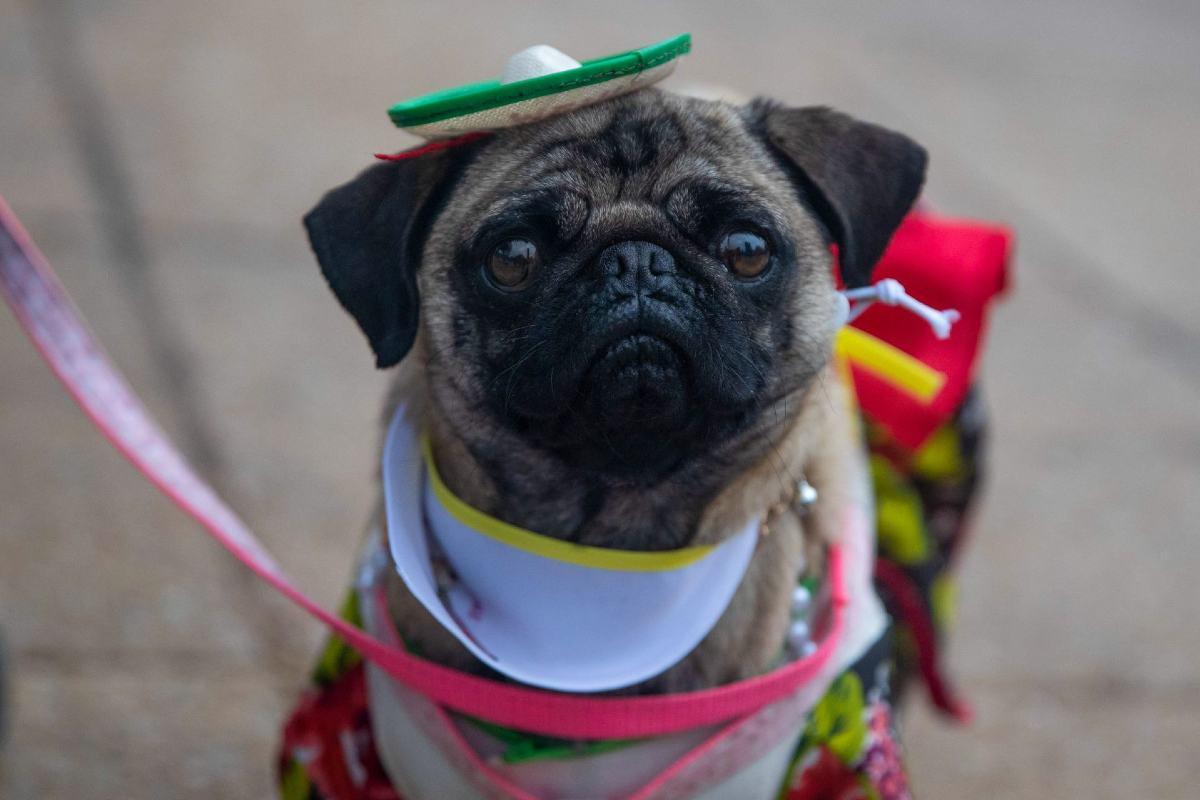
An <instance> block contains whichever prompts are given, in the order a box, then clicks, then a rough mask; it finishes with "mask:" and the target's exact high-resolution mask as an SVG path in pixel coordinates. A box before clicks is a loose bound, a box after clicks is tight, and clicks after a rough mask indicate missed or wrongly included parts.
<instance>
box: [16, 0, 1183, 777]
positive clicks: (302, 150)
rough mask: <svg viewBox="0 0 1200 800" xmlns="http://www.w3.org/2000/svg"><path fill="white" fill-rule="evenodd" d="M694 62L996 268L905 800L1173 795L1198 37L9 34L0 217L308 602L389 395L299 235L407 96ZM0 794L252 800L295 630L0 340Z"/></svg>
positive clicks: (592, 30)
mask: <svg viewBox="0 0 1200 800" xmlns="http://www.w3.org/2000/svg"><path fill="white" fill-rule="evenodd" d="M683 30H690V31H691V32H692V33H693V34H694V36H695V44H696V48H695V52H694V54H693V55H692V56H691V57H689V58H688V59H687V60H686V61H685V62H684V64H683V66H682V68H681V75H680V77H678V78H676V79H675V80H676V81H677V82H680V83H682V82H686V83H689V84H710V85H721V86H727V87H730V88H732V89H735V90H737V91H738V92H740V93H744V94H755V93H764V94H770V95H774V96H777V97H779V98H781V99H785V100H790V101H795V102H801V103H810V102H824V103H829V104H832V105H835V106H838V107H841V108H843V109H845V110H847V111H850V112H852V113H856V114H859V115H861V116H864V117H867V118H870V119H873V120H876V121H880V122H883V123H886V124H890V125H892V126H895V127H897V128H900V129H902V130H905V131H907V132H909V133H911V134H913V135H914V136H915V137H916V138H918V139H919V140H921V141H922V142H924V143H925V144H926V145H928V147H929V149H930V151H931V153H932V158H933V161H932V171H931V177H930V185H929V192H928V196H929V199H930V200H931V201H932V202H933V203H935V204H936V205H938V206H940V207H942V208H944V209H946V210H948V211H952V212H954V213H959V214H963V215H975V216H980V217H984V218H988V219H998V220H1004V221H1007V222H1009V223H1011V224H1013V225H1014V226H1015V227H1016V229H1017V231H1018V234H1019V236H1020V240H1021V241H1020V249H1019V260H1018V264H1017V274H1016V293H1015V294H1014V295H1013V296H1012V297H1011V298H1010V300H1009V301H1008V302H1007V303H1006V304H1005V305H1004V306H1003V307H1002V308H1001V310H1000V311H999V313H998V314H997V316H996V322H995V326H994V328H993V332H992V336H991V341H990V353H989V356H988V359H987V366H986V370H987V387H988V394H989V398H990V403H991V405H992V407H993V411H994V415H995V417H996V435H995V437H994V440H995V459H994V464H993V469H992V479H991V482H990V488H989V492H988V497H987V499H986V502H985V505H984V508H983V509H982V513H981V515H980V518H979V522H978V525H977V530H976V532H975V534H976V535H975V540H974V542H973V543H972V548H971V549H970V550H969V552H968V556H967V560H966V564H965V565H964V566H965V569H964V572H963V576H962V587H961V594H962V608H961V614H960V620H959V633H958V635H957V637H956V638H955V639H954V642H953V651H952V656H953V661H954V663H955V665H956V667H957V671H958V674H959V677H960V681H961V683H962V685H963V688H964V689H965V690H966V692H967V693H968V695H969V696H970V697H972V699H974V701H975V703H976V706H977V711H978V720H977V722H976V723H975V725H974V726H972V727H970V728H967V729H962V728H956V727H952V726H948V725H946V724H944V723H942V722H940V721H938V720H935V719H933V718H932V717H931V716H930V715H929V713H928V712H926V711H925V710H923V708H921V707H920V705H919V704H917V705H914V707H913V709H912V712H913V713H912V714H911V715H910V717H909V718H908V731H907V736H906V742H907V746H908V749H909V760H910V765H911V768H912V772H913V779H914V782H915V784H916V788H917V790H918V792H919V795H920V796H922V797H925V798H934V799H936V798H962V797H988V798H992V797H995V798H1024V797H1029V798H1035V797H1036V798H1043V797H1091V798H1131V797H1137V798H1184V797H1191V796H1193V795H1194V794H1195V792H1194V790H1193V789H1191V786H1192V784H1193V782H1194V781H1193V772H1194V769H1195V766H1194V765H1195V759H1196V755H1197V753H1200V691H1198V690H1200V676H1198V674H1197V667H1196V665H1197V662H1198V659H1200V626H1197V625H1196V624H1195V622H1194V620H1192V619H1191V617H1192V616H1193V614H1194V611H1195V609H1197V608H1200V582H1198V581H1197V580H1196V579H1195V578H1194V575H1195V572H1196V567H1197V565H1198V564H1200V536H1198V535H1197V534H1198V533H1200V531H1198V530H1197V528H1198V527H1200V526H1198V523H1197V522H1196V520H1197V519H1200V492H1198V491H1197V490H1198V489H1200V316H1198V315H1197V313H1196V312H1197V310H1200V281H1197V280H1195V277H1194V276H1195V269H1196V267H1195V261H1194V256H1193V253H1195V252H1196V251H1197V249H1198V248H1200V226H1197V225H1196V224H1195V223H1194V219H1195V217H1196V214H1197V212H1200V190H1198V189H1197V186H1200V148H1197V146H1196V143H1197V142H1198V141H1200V6H1197V4H1196V3H1194V2H1189V0H1181V1H1180V2H1174V3H1170V2H1157V3H1139V2H1134V1H1133V0H1094V1H1093V2H1083V0H1067V1H1066V2H1059V3H1053V4H1048V3H1044V2H1041V3H1035V2H1029V1H1028V0H1021V1H1020V2H1013V3H1005V4H993V3H987V2H983V0H962V1H961V2H957V3H953V4H949V3H947V4H944V5H943V4H933V3H929V2H924V1H923V0H918V1H915V2H909V3H904V4H895V5H890V6H887V7H881V5H880V4H875V3H869V2H865V0H864V2H858V1H857V0H856V1H855V2H845V1H843V2H832V0H831V1H830V2H824V3H801V4H782V3H779V4H757V3H739V4H736V5H735V4H732V3H715V2H713V3H683V2H674V3H659V4H653V5H649V4H634V3H627V2H624V0H617V1H613V0H610V1H609V2H606V3H604V4H599V3H597V4H586V5H585V4H569V3H550V2H546V3H525V4H522V6H521V7H520V8H519V9H517V8H512V9H509V10H507V11H505V10H503V9H502V8H501V7H500V6H499V5H498V4H490V3H489V4H485V3H466V2H450V3H441V4H437V5H436V6H435V5H433V4H429V5H424V4H414V3H388V4H382V3H379V4H370V5H366V4H355V5H353V6H342V5H337V6H335V5H334V4H327V3H317V2H293V3H287V4H284V3H246V2H232V1H231V0H212V1H211V2H208V3H203V4H200V3H182V2H159V3H149V2H142V3H135V2H118V1H116V0H104V1H103V2H101V1H100V0H95V1H94V2H88V3H84V2H77V3H74V4H72V3H63V2H57V1H56V0H36V2H35V1H34V0H30V2H25V3H20V2H17V0H0V192H3V193H4V194H5V196H6V197H7V198H8V199H9V200H10V202H11V203H12V204H13V205H14V207H15V208H16V210H17V212H18V213H19V214H20V215H21V216H22V218H23V219H24V221H25V223H26V225H27V227H29V228H30V230H31V232H32V233H33V235H34V236H35V238H36V239H37V240H38V242H39V243H40V244H41V246H42V248H43V249H44V250H45V251H46V254H47V255H48V256H49V258H50V260H51V261H52V263H54V264H55V266H56V268H57V269H58V270H59V272H60V274H61V275H62V277H63V279H64V281H65V283H66V285H67V287H68V288H69V290H70V291H71V292H72V293H73V295H74V296H75V297H76V299H77V301H78V303H79V305H80V306H81V308H82V310H83V312H84V313H85V315H86V316H87V317H88V319H89V320H90V321H91V322H92V324H93V325H94V327H95V328H96V329H97V331H98V333H99V334H100V336H101V338H102V339H103V340H104V342H105V343H106V345H107V346H108V347H109V348H110V350H111V352H112V354H113V355H114V357H115V358H116V360H117V362H118V363H119V364H120V365H121V367H122V368H123V369H124V370H125V371H126V373H127V374H128V375H129V377H130V379H131V380H132V382H133V383H134V385H135V386H136V387H137V388H138V390H139V391H140V392H141V393H142V394H143V396H144V397H146V398H147V400H148V401H149V403H150V405H151V407H152V408H153V410H154V411H155V412H156V413H157V414H158V415H159V416H160V418H161V419H162V420H163V421H164V423H165V425H166V426H167V427H168V429H169V430H170V431H171V432H172V434H173V435H174V436H176V437H178V439H179V441H181V442H182V443H184V445H185V447H186V448H187V449H188V451H189V452H190V453H191V454H192V455H193V456H194V457H196V458H197V459H198V461H199V462H200V463H201V464H202V466H203V468H204V469H205V471H206V473H207V474H208V475H209V476H210V477H211V478H213V479H214V480H215V481H217V482H218V484H219V485H220V486H221V487H222V491H224V492H226V493H227V494H228V495H229V496H230V498H231V499H232V500H233V501H234V504H235V505H236V506H237V507H238V509H239V510H240V511H241V512H242V513H243V515H244V516H245V517H246V518H247V519H248V520H249V521H250V522H251V523H252V525H253V527H254V528H255V529H256V530H257V531H258V532H259V533H260V534H261V535H262V536H263V537H264V538H265V539H266V540H267V542H268V543H269V545H270V546H271V547H272V549H273V550H274V551H275V552H276V553H277V554H278V555H279V556H280V558H281V560H282V561H283V562H284V563H285V564H286V565H287V566H288V567H289V568H290V569H291V570H293V571H294V573H296V574H297V576H298V577H299V579H300V581H301V583H302V585H304V586H305V587H307V588H308V589H310V590H311V591H312V592H313V593H314V594H315V595H316V596H317V597H318V598H320V599H321V600H323V601H325V602H327V603H330V604H333V603H334V602H335V601H336V599H337V596H338V595H339V593H340V591H341V589H342V587H343V586H344V582H345V578H346V576H347V572H348V569H349V564H350V559H351V552H352V549H353V547H354V544H355V543H356V541H357V539H358V532H359V527H360V525H361V523H362V521H363V519H364V517H365V514H366V511H367V504H368V503H369V501H370V497H371V491H370V481H371V478H372V471H373V470H372V463H371V461H372V458H371V453H372V447H373V439H374V436H375V421H376V416H377V408H378V403H379V397H380V393H381V390H382V387H383V384H384V381H383V378H382V376H380V375H377V374H375V373H374V372H373V371H372V369H371V362H370V358H369V357H368V354H367V351H366V348H365V346H364V345H363V344H362V342H361V341H360V340H359V335H358V333H357V332H356V331H355V330H354V329H353V327H352V325H351V324H350V323H349V322H348V320H346V319H345V318H344V317H343V316H342V315H341V312H340V311H339V310H338V309H337V307H336V305H335V303H334V302H333V301H332V299H331V298H330V297H328V296H327V293H326V290H325V288H324V286H323V285H322V282H321V280H320V277H319V275H318V273H317V270H316V267H315V265H314V264H313V263H312V261H311V258H310V256H309V255H308V254H307V251H306V247H305V244H304V241H303V238H302V235H301V232H300V228H299V224H298V220H299V218H300V216H301V214H302V213H303V212H304V211H305V210H306V209H307V208H308V207H309V206H310V205H311V204H312V202H313V201H314V200H315V199H316V198H317V197H318V196H319V194H320V193H321V191H323V190H324V189H325V188H327V187H329V186H331V185H333V184H334V183H336V182H340V181H342V180H344V179H346V178H347V177H349V176H350V175H351V174H352V173H353V172H355V171H356V170H357V169H359V168H361V167H362V166H364V165H366V164H367V163H368V162H369V160H370V154H371V153H373V152H376V151H380V150H394V149H399V148H400V147H402V146H404V145H406V144H408V141H407V140H406V139H405V138H404V137H403V136H402V135H400V134H398V133H396V132H394V130H393V129H391V128H390V127H389V125H388V123H387V120H386V118H385V116H384V114H383V110H384V108H386V106H387V105H388V104H389V103H391V102H393V101H395V100H397V99H399V98H401V97H404V96H408V95H411V94H414V93H416V92H420V91H424V90H429V89H433V88H437V87H439V86H442V85H450V84H454V83H459V82H464V81H467V80H472V79H476V78H478V77H480V76H483V75H486V74H491V73H493V72H495V71H496V70H497V69H498V67H499V65H500V64H502V63H503V60H504V58H505V57H506V56H507V55H508V54H509V52H510V51H513V50H515V49H517V48H519V47H522V46H525V45H526V44H529V43H533V42H536V41H546V42H548V43H552V44H555V45H556V46H559V47H561V48H563V49H565V50H567V51H569V52H574V53H577V54H582V55H594V54H600V53H604V52H609V51H614V50H617V49H620V48H623V47H626V46H629V45H634V44H641V43H645V42H649V41H653V40H655V39H657V38H662V37H665V36H666V35H669V34H672V33H675V32H679V31H683ZM0 375H2V376H3V377H2V378H0V626H2V627H3V628H4V630H5V633H6V638H7V641H8V646H9V650H10V651H11V658H12V664H11V666H12V672H13V679H14V690H15V691H14V698H13V699H14V702H15V704H14V707H13V708H12V717H13V719H12V722H13V726H12V730H11V737H10V741H9V743H8V745H7V748H6V750H5V752H4V753H3V755H2V756H0V797H2V798H5V800H8V799H9V798H12V799H13V800H27V799H31V798H38V799H40V798H115V797H123V798H143V797H145V798H150V797H155V798H158V797H179V798H191V797H196V798H201V797H204V798H210V797H266V796H269V795H270V794H271V768H272V757H273V748H274V746H275V739H276V735H277V729H278V724H279V721H280V716H281V715H282V713H283V712H284V709H285V707H286V705H287V703H288V701H289V699H290V698H291V697H292V696H293V693H294V692H295V690H296V689H297V687H298V686H299V685H300V682H301V680H302V677H303V675H304V673H305V671H306V670H307V668H308V665H309V661H310V659H311V656H312V653H313V649H314V647H315V646H316V643H317V641H318V640H319V638H320V636H321V632H320V631H319V630H318V629H317V628H316V627H315V625H314V624H313V623H311V622H309V621H308V620H307V619H305V618H304V617H303V616H302V615H301V614H300V613H299V612H296V611H294V610H292V609H291V608H289V607H286V606H285V604H284V603H283V602H282V601H280V600H278V599H277V598H275V597H272V596H271V595H270V594H269V593H268V592H267V591H266V590H264V589H263V588H262V587H260V586H259V585H257V584H256V583H254V582H253V581H252V580H251V579H250V578H249V577H248V576H247V574H246V573H245V572H244V570H242V569H241V568H239V567H238V566H237V565H236V564H234V562H232V560H231V559H229V558H228V557H227V556H225V555H224V554H223V553H222V552H220V551H219V550H218V549H217V548H216V547H215V546H214V545H213V544H211V543H210V542H209V541H208V540H207V539H206V538H205V537H203V536H202V535H200V531H199V529H198V528H197V526H195V525H194V524H192V523H190V522H188V521H187V520H186V519H184V518H183V517H182V515H180V514H179V513H178V512H177V511H175V510H174V509H173V507H172V506H170V504H169V503H167V502H166V501H165V500H163V499H162V498H161V497H159V496H158V495H157V494H156V493H155V492H154V491H153V490H152V489H151V488H150V487H149V486H148V485H147V484H146V483H145V482H144V481H142V480H141V479H140V478H139V477H138V476H137V475H136V474H134V472H133V471H132V470H131V469H130V468H128V467H127V466H126V465H125V464H124V462H122V461H121V459H120V458H119V457H118V456H117V455H116V454H115V453H114V452H113V451H112V450H111V449H110V448H109V447H108V445H107V444H105V443H104V442H103V441H102V440H101V438H100V437H99V436H98V435H97V434H96V433H95V432H94V431H93V430H92V429H91V428H90V426H89V424H88V423H87V422H86V421H85V420H84V418H83V416H82V415H81V414H80V413H79V412H78V410H77V409H76V408H75V407H74V406H73V405H72V404H71V402H70V401H69V400H68V399H67V398H66V397H65V396H64V395H63V394H62V392H61V391H60V390H59V388H58V386H57V384H56V383H55V382H54V380H53V378H52V377H51V376H50V374H49V372H48V370H46V369H45V368H44V366H43V365H42V364H41V363H40V361H39V359H38V357H37V356H36V354H35V353H34V351H33V349H32V347H30V346H29V345H28V343H27V342H25V341H24V339H23V337H22V336H21V335H20V333H19V331H18V329H17V327H16V325H15V323H14V322H13V321H12V319H11V318H10V316H9V315H8V314H7V313H6V312H0Z"/></svg>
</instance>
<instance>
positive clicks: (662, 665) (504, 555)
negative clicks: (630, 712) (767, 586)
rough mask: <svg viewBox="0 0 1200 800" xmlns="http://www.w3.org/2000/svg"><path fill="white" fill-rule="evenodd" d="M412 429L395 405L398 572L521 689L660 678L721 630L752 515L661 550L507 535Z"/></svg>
mask: <svg viewBox="0 0 1200 800" xmlns="http://www.w3.org/2000/svg"><path fill="white" fill-rule="evenodd" d="M414 422H415V421H414V420H413V419H412V418H411V414H410V412H409V411H408V410H407V409H406V408H405V407H404V406H403V405H402V406H400V408H398V409H397V410H396V414H395V416H394V417H393V419H392V423H391V425H390V427H389V428H388V434H387V439H386V441H385V443H384V449H383V487H384V498H385V503H386V509H387V528H388V531H387V533H388V544H389V547H390V549H391V552H392V558H393V560H394V561H395V564H396V569H397V571H398V572H399V574H400V577H401V578H402V579H403V580H404V583H405V585H406V586H407V587H408V589H409V591H411V592H412V593H413V595H414V596H415V597H416V598H417V600H418V601H420V603H421V604H422V605H423V606H425V608H426V609H428V610H429V612H430V613H431V614H432V615H433V616H434V617H435V618H436V619H437V621H438V622H439V623H441V625H442V626H443V627H445V628H446V630H448V631H450V633H452V634H453V635H454V636H455V637H456V638H457V639H458V640H459V641H460V642H462V644H463V645H464V646H465V647H466V648H467V649H468V650H470V651H471V652H472V653H473V654H474V655H475V656H476V657H478V658H479V659H480V660H481V661H483V662H484V663H485V664H487V665H488V666H489V667H491V668H493V669H495V670H496V671H498V672H500V673H502V674H504V675H506V676H508V677H510V678H512V679H514V680H517V681H520V682H522V683H526V684H529V685H531V686H538V687H542V688H546V689H555V690H559V691H569V692H600V691H606V690H609V689H618V688H621V687H624V686H629V685H632V684H635V683H638V682H639V681H642V680H645V679H647V678H650V677H653V676H655V675H658V674H659V673H661V672H664V671H665V670H667V669H668V668H670V667H671V666H672V665H674V664H676V663H678V662H679V661H680V660H681V659H682V658H683V657H684V656H686V655H687V654H688V653H689V652H690V651H691V650H692V648H694V647H695V646H696V645H697V644H699V643H700V640H701V639H703V638H704V637H705V635H706V634H707V633H708V632H709V631H710V630H711V629H712V627H713V626H714V625H715V624H716V623H717V620H718V619H719V618H720V616H721V614H722V613H723V612H724V611H725V608H726V606H728V605H729V601H730V600H731V599H732V598H733V594H734V592H735V591H737V587H738V585H739V584H740V583H741V581H742V576H743V575H744V574H745V572H746V568H747V566H748V565H749V563H750V558H751V556H752V555H753V554H754V548H755V544H756V543H757V541H758V529H759V521H758V520H757V519H754V520H750V521H749V522H748V523H747V524H746V527H745V528H744V529H743V530H742V531H740V532H738V533H737V534H736V535H734V536H732V537H730V538H729V539H727V540H725V541H724V542H722V543H721V544H719V545H716V546H713V547H690V548H684V549H682V550H671V551H662V552H642V551H628V550H611V549H607V548H598V547H588V546H585V545H577V544H572V543H570V542H564V541H562V540H559V539H553V538H550V537H547V536H541V535H539V534H536V533H533V532H531V531H527V530H523V529H521V528H517V527H515V526H512V525H508V524H507V523H504V522H502V521H500V520H497V519H495V518H493V517H489V516H487V515H486V514H484V513H482V512H480V511H478V510H477V509H474V508H471V507H470V506H468V505H466V503H464V502H463V501H462V500H460V499H459V498H457V497H455V496H454V495H453V494H451V492H450V491H449V489H448V488H447V487H446V486H445V485H444V484H443V483H442V481H441V478H440V477H439V475H438V473H437V468H436V465H434V464H433V459H432V456H431V455H428V456H427V457H425V456H423V448H422V442H421V438H420V436H419V435H418V433H417V431H416V429H415V427H414ZM424 450H425V453H426V454H427V448H425V449H424ZM438 562H440V563H438ZM446 567H448V568H449V569H446Z"/></svg>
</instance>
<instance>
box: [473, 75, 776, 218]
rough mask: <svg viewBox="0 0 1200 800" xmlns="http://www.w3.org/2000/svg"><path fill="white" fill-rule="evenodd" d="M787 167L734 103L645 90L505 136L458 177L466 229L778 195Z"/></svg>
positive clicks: (769, 201)
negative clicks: (622, 208)
mask: <svg viewBox="0 0 1200 800" xmlns="http://www.w3.org/2000/svg"><path fill="white" fill-rule="evenodd" d="M779 177H780V174H779V173H778V170H777V168H776V167H774V165H773V162H771V160H770V159H769V158H768V157H767V155H766V153H765V150H764V149H763V146H762V145H761V144H760V143H759V141H758V140H757V139H756V138H755V137H753V136H752V135H751V134H750V133H749V131H747V129H746V126H745V124H744V123H743V121H742V119H741V117H740V116H739V114H738V112H737V110H736V109H735V108H733V107H732V106H729V105H726V104H722V103H714V102H709V101H702V100H697V99H692V98H684V97H678V96H675V95H669V94H663V93H660V92H640V93H638V94H636V95H632V96H629V97H627V98H622V99H621V100H618V101H614V102H610V103H605V104H601V105H598V106H593V107H590V108H586V109H582V110H580V111H577V112H574V113H572V114H567V115H563V116H561V117H556V118H554V119H551V120H548V121H546V122H544V123H541V124H537V125H530V126H526V127H524V128H520V129H516V130H514V131H511V132H508V133H505V134H503V135H500V136H498V137H497V138H496V139H495V140H494V141H493V142H490V143H489V144H488V145H487V146H486V147H485V148H484V150H483V151H482V152H481V153H480V155H479V157H478V158H477V159H476V160H475V162H474V163H473V164H472V165H471V166H470V167H469V168H468V170H467V172H466V173H465V174H464V177H463V180H462V182H461V184H460V190H461V199H462V201H463V202H461V203H459V204H456V205H458V207H459V209H460V210H461V211H462V212H463V213H462V215H461V216H462V219H461V220H460V221H459V225H460V227H459V230H460V231H461V232H462V233H467V234H469V233H470V231H471V230H473V229H475V228H476V227H477V226H479V225H482V224H486V222H487V221H488V220H490V219H493V218H496V217H498V216H516V215H519V214H523V213H542V214H547V215H550V214H556V215H559V216H565V217H567V220H566V221H567V223H568V224H570V222H571V221H572V220H571V218H572V217H576V216H579V215H581V214H586V213H587V211H588V210H589V209H594V208H597V207H601V206H605V205H612V204H616V203H618V202H643V203H648V204H651V205H655V206H662V205H665V204H666V203H667V202H668V201H671V202H674V203H687V204H693V205H709V206H711V205H713V204H714V203H718V202H726V203H735V202H744V203H750V202H753V201H755V200H757V201H758V202H760V203H762V204H763V205H764V206H772V205H778V202H779V201H780V200H782V199H784V198H782V197H780V196H779V194H780V186H781V181H780V180H779Z"/></svg>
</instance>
